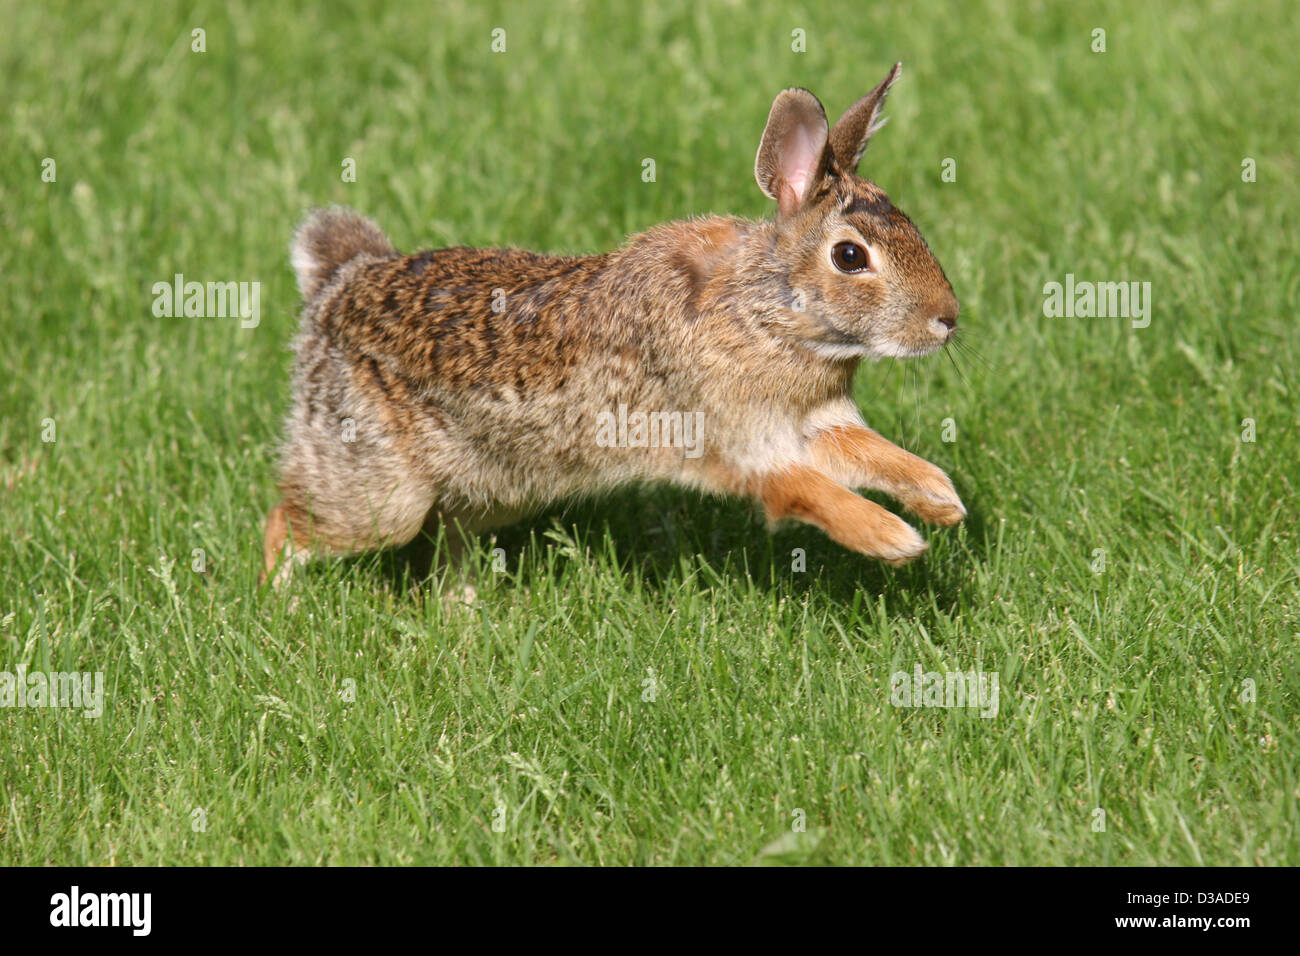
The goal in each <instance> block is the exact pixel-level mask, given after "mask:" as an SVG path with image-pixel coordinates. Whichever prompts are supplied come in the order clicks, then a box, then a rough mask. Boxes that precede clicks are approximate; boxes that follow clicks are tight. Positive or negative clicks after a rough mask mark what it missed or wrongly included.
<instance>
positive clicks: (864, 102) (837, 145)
mask: <svg viewBox="0 0 1300 956" xmlns="http://www.w3.org/2000/svg"><path fill="white" fill-rule="evenodd" d="M902 72H903V64H901V63H895V64H894V68H893V69H892V70H890V71H889V75H888V76H887V77H885V78H884V80H883V81H882V82H881V84H880V85H879V86H877V87H876V88H875V89H874V90H872V91H871V92H870V93H868V94H867V95H866V96H864V97H862V99H860V100H858V101H857V102H856V103H854V104H853V105H852V106H850V107H849V108H848V109H846V110H845V111H844V115H843V116H841V117H840V118H839V119H838V120H836V121H835V127H834V128H833V129H832V130H831V152H832V153H834V154H835V165H836V166H838V167H839V168H840V169H842V170H844V171H845V172H847V173H853V172H857V169H858V163H859V161H861V159H862V154H863V153H864V152H866V149H867V143H869V142H871V134H872V133H874V132H875V131H876V130H878V129H880V127H882V126H884V125H885V121H884V120H883V119H880V108H881V107H882V106H884V105H885V96H886V94H888V93H889V88H890V87H891V86H893V85H894V81H895V80H896V79H898V75H899V74H900V73H902Z"/></svg>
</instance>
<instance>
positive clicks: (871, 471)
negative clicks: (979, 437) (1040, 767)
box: [809, 425, 966, 525]
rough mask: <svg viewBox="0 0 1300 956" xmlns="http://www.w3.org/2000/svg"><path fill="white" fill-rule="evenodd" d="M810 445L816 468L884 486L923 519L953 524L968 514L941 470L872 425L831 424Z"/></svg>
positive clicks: (860, 484)
mask: <svg viewBox="0 0 1300 956" xmlns="http://www.w3.org/2000/svg"><path fill="white" fill-rule="evenodd" d="M809 448H810V450H811V452H812V456H813V462H814V463H815V464H816V465H817V467H818V468H820V469H821V470H822V471H824V472H826V473H827V474H828V475H830V476H831V477H833V478H834V479H835V480H836V481H839V482H842V483H843V484H845V485H848V486H849V487H851V488H871V489H873V490H876V491H883V492H885V494H887V495H889V496H890V497H892V498H896V499H898V501H900V502H901V503H902V504H903V507H905V508H907V510H908V511H911V512H913V513H914V514H916V515H918V516H920V517H921V518H922V519H923V520H925V521H929V522H932V523H934V524H940V525H953V524H956V523H957V522H959V521H961V519H962V518H964V517H966V508H965V507H964V506H963V505H962V503H961V499H960V498H958V497H957V491H956V489H955V488H953V486H952V482H951V481H949V480H948V476H947V475H945V474H944V473H943V471H942V470H941V469H939V468H937V467H935V466H934V465H932V464H930V463H929V462H928V461H926V460H925V459H924V458H919V457H917V456H916V455H913V454H912V453H911V452H909V451H904V450H903V449H901V448H899V447H898V446H897V445H895V444H894V443H893V442H891V441H889V440H887V439H885V438H882V437H881V436H880V435H878V434H876V433H875V432H873V431H872V430H871V429H869V428H863V427H861V426H856V425H849V426H839V427H836V428H831V429H827V430H826V431H824V432H822V433H821V434H819V435H817V436H816V437H815V438H814V439H813V440H812V442H811V443H810V445H809Z"/></svg>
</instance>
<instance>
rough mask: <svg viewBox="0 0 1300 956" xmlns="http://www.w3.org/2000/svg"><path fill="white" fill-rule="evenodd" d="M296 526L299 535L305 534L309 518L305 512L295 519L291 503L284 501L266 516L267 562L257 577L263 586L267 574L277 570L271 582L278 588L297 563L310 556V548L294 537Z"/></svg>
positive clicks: (264, 549)
mask: <svg viewBox="0 0 1300 956" xmlns="http://www.w3.org/2000/svg"><path fill="white" fill-rule="evenodd" d="M295 529H296V532H297V534H298V535H300V536H305V535H306V531H307V522H306V521H305V520H304V519H303V517H302V516H297V515H295V516H293V517H292V520H291V516H290V511H289V506H288V505H287V504H286V503H285V502H283V501H282V502H280V503H279V504H278V505H276V506H275V507H274V508H272V509H271V512H270V514H268V515H267V516H266V534H265V535H264V536H263V539H262V560H263V562H264V566H263V568H262V576H261V577H260V578H258V581H257V583H258V586H259V587H260V586H262V585H264V584H265V583H266V581H267V578H271V575H272V574H273V573H274V575H275V577H274V578H271V585H272V587H276V588H278V587H279V586H280V585H281V584H283V583H284V582H285V581H286V580H287V579H288V577H289V575H290V574H291V573H292V572H293V566H294V565H295V564H301V563H302V562H304V561H306V560H307V556H308V551H307V548H306V547H305V546H304V545H303V544H298V543H295V541H294V537H293V535H294V532H295ZM277 566H278V570H277Z"/></svg>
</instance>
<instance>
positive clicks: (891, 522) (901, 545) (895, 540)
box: [870, 512, 930, 567]
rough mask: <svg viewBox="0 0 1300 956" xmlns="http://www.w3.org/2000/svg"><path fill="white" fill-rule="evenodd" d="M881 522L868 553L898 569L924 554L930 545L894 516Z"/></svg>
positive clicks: (914, 530) (889, 515) (908, 525)
mask: <svg viewBox="0 0 1300 956" xmlns="http://www.w3.org/2000/svg"><path fill="white" fill-rule="evenodd" d="M886 514H887V515H888V517H887V518H884V519H882V520H881V522H880V524H879V526H878V527H877V529H876V535H875V540H873V541H872V543H871V548H870V553H871V554H872V555H873V556H874V557H877V558H879V559H880V560H882V561H884V562H885V563H887V564H892V565H893V566H894V567H898V566H900V565H903V564H907V562H909V561H911V560H913V559H914V558H919V557H920V556H921V555H923V554H925V552H926V549H927V548H929V547H930V545H929V544H928V543H927V542H926V540H925V539H924V538H922V537H921V536H920V535H919V534H918V533H917V531H916V529H915V528H913V527H912V526H911V525H910V524H908V523H907V522H906V521H904V520H903V519H902V518H900V517H898V516H897V515H894V514H889V512H886Z"/></svg>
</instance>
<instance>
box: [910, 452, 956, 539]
mask: <svg viewBox="0 0 1300 956" xmlns="http://www.w3.org/2000/svg"><path fill="white" fill-rule="evenodd" d="M900 500H901V501H902V502H903V506H904V507H905V508H907V510H908V511H910V512H912V513H913V514H915V515H917V516H918V517H919V518H921V520H922V521H928V522H930V523H931V524H938V525H944V526H945V527H946V526H948V525H954V524H956V523H957V522H959V521H961V520H962V518H965V517H966V506H965V505H963V504H962V503H961V499H960V498H958V497H957V489H956V488H954V487H953V486H952V482H951V481H949V480H948V476H947V475H945V474H944V473H943V472H942V471H941V470H939V469H938V468H936V467H935V466H934V465H931V464H929V463H928V462H927V463H926V469H925V470H922V471H919V472H918V473H917V474H915V475H914V476H912V482H911V487H910V488H909V489H908V490H907V493H906V494H904V495H902V496H900Z"/></svg>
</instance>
